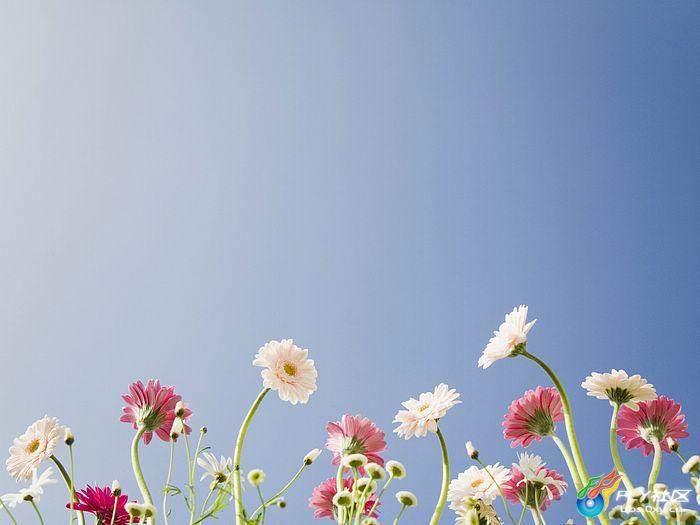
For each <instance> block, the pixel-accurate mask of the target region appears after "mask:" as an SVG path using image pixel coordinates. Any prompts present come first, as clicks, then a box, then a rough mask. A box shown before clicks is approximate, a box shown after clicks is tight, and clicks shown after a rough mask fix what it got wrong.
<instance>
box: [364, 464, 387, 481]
mask: <svg viewBox="0 0 700 525" xmlns="http://www.w3.org/2000/svg"><path fill="white" fill-rule="evenodd" d="M365 472H367V475H368V476H369V477H370V478H372V479H384V478H385V477H386V470H384V467H382V466H381V465H378V464H377V463H368V464H367V466H365Z"/></svg>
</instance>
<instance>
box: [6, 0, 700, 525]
mask: <svg viewBox="0 0 700 525" xmlns="http://www.w3.org/2000/svg"><path fill="white" fill-rule="evenodd" d="M2 10H3V14H2V16H1V17H0V56H1V57H2V63H3V64H5V67H4V72H5V74H4V81H3V82H1V83H0V108H2V115H3V118H2V119H1V120H0V241H1V242H2V246H3V247H4V249H3V255H2V257H0V289H2V297H1V299H0V344H1V345H2V349H3V350H2V352H3V361H2V368H3V372H4V373H3V378H4V380H3V384H2V387H0V388H1V390H0V392H2V399H3V400H4V407H5V410H4V413H3V415H4V417H3V424H2V425H1V426H0V443H5V444H6V446H8V447H9V445H10V443H11V441H12V438H13V437H14V436H15V435H18V434H19V433H21V432H22V431H23V430H24V428H25V427H26V426H27V425H28V424H30V423H31V422H32V421H34V420H35V419H37V418H39V417H41V416H43V415H44V414H45V413H48V414H51V415H55V416H58V417H60V418H61V420H62V421H63V422H65V423H66V424H69V425H70V426H71V427H72V428H73V430H74V432H75V434H76V437H77V443H76V457H77V473H78V477H79V481H81V482H92V481H97V482H100V483H108V482H111V480H112V479H114V478H118V479H120V480H121V481H122V485H123V486H124V488H125V491H126V492H128V493H129V494H130V495H132V496H136V495H137V488H136V485H135V482H134V481H133V477H132V475H131V474H130V467H129V462H128V458H129V441H130V436H131V431H130V429H129V428H128V426H127V425H125V424H123V423H119V422H118V417H119V413H120V407H121V401H120V397H119V396H120V394H121V393H123V392H125V391H126V385H127V384H128V383H129V382H130V381H132V380H134V379H137V378H142V379H147V378H148V377H158V378H160V379H161V380H162V381H163V382H165V383H166V384H174V385H176V386H177V389H178V391H179V392H181V393H182V394H183V396H184V397H185V398H186V400H187V401H188V402H189V403H190V405H191V407H192V409H193V410H194V412H195V418H194V423H193V424H194V426H195V427H199V426H200V425H206V426H207V427H208V428H209V434H208V440H209V441H208V444H209V445H211V446H212V447H213V450H214V451H215V452H217V453H220V454H226V455H230V454H232V453H233V441H234V437H235V432H236V429H237V427H238V424H239V422H240V420H241V419H242V417H243V415H244V413H245V411H246V410H247V408H248V405H249V404H250V402H251V401H252V400H253V399H254V397H255V396H256V394H257V392H258V390H259V388H260V378H259V371H258V370H256V369H253V367H252V366H251V361H252V359H253V356H254V354H255V352H256V350H257V349H258V347H259V346H261V345H262V344H263V343H265V342H266V341H267V340H269V339H280V338H287V337H293V338H295V340H296V341H297V342H298V343H299V344H300V345H303V346H304V347H308V348H310V350H311V353H312V357H313V358H314V359H315V360H316V363H317V367H318V370H319V382H318V385H319V390H318V392H317V393H316V394H314V395H313V397H312V398H311V402H310V403H309V404H308V405H306V406H303V407H302V406H295V407H292V406H289V405H288V404H286V403H282V402H280V401H279V400H276V399H274V398H270V399H268V400H266V401H265V404H264V408H263V411H262V413H261V414H260V415H259V417H258V418H256V420H255V422H254V425H253V428H252V430H251V434H250V440H249V443H248V446H247V449H246V454H245V457H244V468H252V467H262V468H264V469H265V470H266V472H267V473H268V480H270V487H269V488H270V490H272V489H273V487H274V486H276V485H277V484H278V483H282V482H284V481H286V478H287V476H288V475H290V474H291V473H292V472H293V471H294V469H295V468H296V465H297V463H298V461H299V459H300V458H301V457H302V456H303V455H304V454H305V453H306V452H307V450H308V449H310V448H313V447H315V446H321V445H322V444H323V443H324V441H325V430H324V427H325V423H326V422H327V421H329V420H333V419H338V418H339V417H340V416H341V415H342V414H343V413H345V412H349V413H362V414H364V415H367V416H368V417H371V418H372V419H373V420H374V421H376V423H377V424H378V425H379V426H380V427H382V428H383V429H384V430H385V431H386V432H387V434H390V432H391V429H392V424H391V420H392V419H393V416H394V413H395V412H396V411H397V410H398V409H399V408H400V403H401V401H403V400H404V399H407V398H408V397H409V396H411V395H416V394H418V393H420V392H423V391H426V390H429V389H432V387H433V386H434V385H435V384H437V383H439V382H443V381H444V382H446V383H448V384H449V385H451V386H453V387H455V388H457V389H458V390H459V391H460V392H461V393H462V399H463V400H464V403H463V404H462V405H460V406H459V407H458V408H456V409H454V410H453V411H452V412H451V413H450V414H449V416H448V417H446V418H445V420H444V421H443V427H444V431H445V434H446V437H447V440H448V443H449V447H450V453H451V456H452V459H453V468H454V471H455V472H457V471H460V470H463V469H465V468H466V467H467V466H468V461H467V458H466V456H465V454H464V442H465V441H466V440H467V439H471V440H473V441H474V442H475V443H477V444H478V445H479V448H480V449H481V451H482V456H483V457H484V458H485V459H486V460H487V461H489V462H495V461H500V462H501V463H505V464H509V463H511V462H512V461H514V460H515V452H516V451H514V450H511V449H510V448H509V447H508V444H507V443H506V442H505V441H503V440H502V438H501V425H500V423H501V420H502V417H503V414H504V413H505V410H506V408H507V406H508V404H509V403H510V401H511V400H512V399H515V398H516V397H519V396H520V395H521V394H522V393H523V391H524V390H525V389H528V388H532V387H534V386H536V385H538V384H544V385H546V384H547V383H546V378H545V377H544V376H543V374H542V373H541V372H540V371H539V370H537V369H536V368H535V367H534V366H533V365H532V364H531V363H529V362H526V361H524V360H508V361H506V362H500V363H498V364H497V365H494V366H493V367H492V368H490V369H488V370H486V371H481V370H477V368H476V360H477V358H478V356H479V354H480V352H481V350H482V349H483V347H484V345H485V343H486V342H487V341H488V338H489V336H490V333H491V330H493V329H495V328H496V327H497V326H498V324H499V322H500V320H501V317H502V315H503V314H504V313H505V312H506V311H509V310H510V309H511V308H512V307H513V306H515V305H517V304H520V303H527V304H529V305H530V309H531V313H532V315H533V317H537V318H538V319H539V321H538V324H537V326H536V327H535V328H534V329H533V331H532V333H531V335H532V337H531V341H530V346H529V348H530V349H531V350H532V351H533V352H534V353H536V354H537V355H539V356H540V357H542V358H544V359H545V360H546V361H547V362H548V363H550V364H551V365H552V367H554V368H555V369H556V370H557V371H558V372H559V373H560V375H561V377H562V379H563V380H564V382H565V383H566V384H567V385H568V387H569V390H570V395H571V398H572V403H573V405H574V413H575V418H576V421H577V425H578V428H579V433H580V437H581V440H582V447H583V449H584V455H585V457H586V462H587V464H588V466H589V470H591V471H592V472H600V473H603V472H608V471H609V470H610V468H611V461H610V457H609V453H608V448H607V428H608V423H609V417H610V414H609V407H608V406H607V405H606V404H605V403H604V402H601V401H597V400H593V399H590V398H587V397H586V396H585V392H583V391H582V390H581V389H580V387H579V386H578V385H579V384H580V382H581V381H582V380H583V379H584V378H585V376H586V375H587V374H588V373H590V372H591V371H604V370H609V369H610V368H613V367H615V368H620V367H621V368H625V369H626V370H628V371H629V372H630V373H633V372H636V373H640V374H642V375H643V376H644V377H647V378H648V379H649V380H650V381H651V382H652V383H654V384H655V385H656V387H657V389H658V391H659V392H660V393H664V394H666V395H669V396H671V397H673V398H675V399H677V400H678V401H679V402H681V403H682V404H683V410H684V412H685V413H686V415H687V416H688V421H689V425H690V428H689V430H690V433H691V437H690V438H688V439H687V440H685V443H684V444H683V448H684V450H685V451H686V452H687V453H689V454H690V453H693V452H697V451H698V440H697V437H696V436H697V431H698V421H700V413H699V409H698V401H700V398H699V396H698V389H697V387H696V384H697V378H696V377H694V376H695V374H697V369H698V359H697V350H696V347H697V335H696V332H697V315H696V311H697V307H698V300H697V297H698V289H699V287H698V284H699V283H698V277H697V257H698V246H697V231H698V219H699V212H698V195H699V194H700V182H699V178H698V173H700V150H699V149H698V144H700V125H699V124H698V122H699V121H700V119H699V117H700V111H699V110H700V99H699V98H698V88H699V87H700V86H699V83H698V79H700V60H699V59H698V57H700V33H698V31H697V27H698V23H699V22H700V5H698V4H697V3H693V2H676V3H672V4H671V3H666V4H663V5H660V4H655V3H632V2H596V3H574V2H538V3H530V2H525V3H518V4H517V5H516V4H513V3H506V2H444V3H440V4H429V3H426V2H381V3H372V2H352V3H340V2H320V1H318V2H315V1H311V2H304V3H286V2H237V3H230V2H218V1H211V2H206V3H201V2H200V3H196V4H194V3H186V2H168V3H166V2H150V3H147V4H143V3H136V2H119V3H114V2H103V1H94V2H60V3H59V2H49V3H47V4H43V5H40V4H31V3H29V4H28V3H25V2H23V3H16V4H14V5H9V4H8V5H5V6H4V7H3V8H2ZM388 442H389V451H390V452H389V454H388V457H393V458H397V459H400V460H401V461H403V462H404V463H405V464H406V466H407V468H408V470H409V477H408V478H407V479H406V480H405V482H404V483H402V484H401V485H400V486H399V485H397V488H403V489H410V490H413V491H414V492H416V494H417V495H418V497H419V499H420V506H419V507H418V508H417V509H416V510H415V512H412V513H411V514H410V515H408V516H407V518H406V522H407V523H424V522H426V521H427V517H428V516H429V515H430V512H431V509H432V505H433V503H434V501H435V499H436V497H437V490H438V485H439V478H440V465H439V450H438V447H437V442H436V440H435V439H434V438H433V437H431V438H428V439H422V440H411V441H408V442H404V441H401V440H398V439H397V438H395V437H389V438H388ZM530 448H531V449H532V451H534V452H536V453H538V454H542V455H543V456H544V457H545V459H546V460H547V461H548V463H549V464H550V465H551V466H553V467H555V468H557V469H560V470H564V469H565V465H564V464H563V462H562V461H561V459H560V458H559V457H558V455H557V453H556V450H555V448H554V447H553V446H552V445H551V444H550V443H544V444H540V445H533V446H532V447H530ZM182 454H183V455H184V452H182ZM143 455H144V464H145V468H146V472H147V477H148V478H149V479H150V480H152V481H151V483H152V484H153V486H154V488H155V489H156V490H157V487H158V485H159V484H162V481H163V480H162V478H164V474H165V472H164V469H163V465H164V462H165V461H166V456H167V446H166V445H165V444H163V443H154V444H152V445H150V446H149V447H147V449H146V450H145V451H144V454H143ZM180 459H182V456H181V457H180ZM328 459H329V458H328V456H326V457H325V461H324V460H320V461H319V463H318V464H317V465H315V466H314V468H313V470H311V471H309V472H308V475H305V476H304V478H303V479H302V480H301V481H300V482H299V484H298V485H297V486H295V488H294V489H293V490H292V491H291V492H290V495H289V496H290V505H289V506H288V507H287V509H285V510H284V511H283V513H281V514H279V517H277V518H275V519H274V520H273V521H271V523H273V524H274V523H311V522H312V518H311V513H310V510H309V509H308V508H307V504H306V500H307V498H308V496H309V494H310V491H311V489H312V487H313V486H314V485H315V484H317V483H318V482H320V481H321V480H323V479H325V478H327V477H330V476H332V475H333V469H332V468H331V467H330V465H328V464H327V460H328ZM624 461H625V463H626V465H627V466H628V468H629V470H630V471H631V474H632V475H633V477H635V478H636V479H638V480H643V479H645V478H646V473H647V472H648V469H649V467H650V464H649V462H648V461H646V460H642V458H641V454H639V453H638V452H637V451H632V452H630V453H625V454H624ZM179 472H181V471H179ZM662 472H663V476H664V478H665V479H667V480H668V482H669V484H671V485H679V484H681V483H682V482H684V480H683V478H682V477H681V475H680V472H679V464H678V463H677V461H676V460H675V458H672V457H667V458H664V464H663V471H662ZM640 483H641V481H640ZM15 489H16V487H15V485H14V483H13V482H12V480H11V479H10V478H9V477H5V478H2V477H0V490H2V491H5V492H7V491H11V490H15ZM251 495H252V494H249V496H251ZM62 502H64V494H63V492H62V488H61V487H55V488H52V489H51V491H50V493H49V494H48V495H47V497H46V498H45V502H44V505H43V508H44V512H45V514H46V516H47V517H49V521H50V522H54V523H55V522H58V521H57V520H59V519H62V518H63V517H64V515H63V514H62V512H61V511H60V506H61V504H62ZM385 507H386V508H387V515H393V513H394V512H395V510H396V508H395V507H396V506H395V505H394V503H392V502H388V503H387V505H386V506H385ZM28 510H29V509H23V510H22V511H20V515H22V516H24V515H26V520H27V522H28V523H31V520H32V517H31V515H30V514H29V513H28ZM25 511H26V512H25ZM281 512H282V511H281ZM547 514H548V515H549V517H550V521H551V522H553V523H561V522H563V521H564V519H565V518H567V517H574V516H575V507H574V496H573V494H569V495H567V496H566V498H565V499H564V501H563V502H560V503H559V504H557V505H553V506H552V507H551V510H549V511H548V513H547ZM409 516H410V517H409ZM229 518H230V516H229ZM385 521H386V518H385ZM443 522H444V523H451V522H452V515H451V513H446V515H445V516H444V518H443Z"/></svg>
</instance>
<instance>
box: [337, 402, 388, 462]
mask: <svg viewBox="0 0 700 525" xmlns="http://www.w3.org/2000/svg"><path fill="white" fill-rule="evenodd" d="M326 430H327V431H328V441H327V442H326V448H327V449H328V450H330V451H331V452H333V464H334V465H339V464H340V460H341V458H342V456H347V455H349V454H364V455H365V456H366V457H367V461H368V462H370V463H377V464H379V465H384V460H383V459H382V458H381V457H380V456H379V453H380V452H384V451H385V450H386V441H384V432H382V431H381V430H379V429H378V428H377V426H376V425H375V424H374V423H372V422H371V421H370V420H369V419H367V418H366V417H363V416H360V415H358V416H351V415H349V414H345V415H344V416H343V417H342V419H341V420H340V421H333V422H331V423H328V425H327V426H326Z"/></svg>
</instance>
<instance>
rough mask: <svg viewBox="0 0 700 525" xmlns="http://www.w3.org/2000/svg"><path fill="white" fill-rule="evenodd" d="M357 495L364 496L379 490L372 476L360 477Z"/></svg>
mask: <svg viewBox="0 0 700 525" xmlns="http://www.w3.org/2000/svg"><path fill="white" fill-rule="evenodd" d="M355 488H356V491H355V492H356V494H357V496H362V495H363V494H365V493H367V494H373V493H374V492H376V491H377V482H376V481H374V480H373V479H372V478H360V479H358V480H357V483H356V484H355Z"/></svg>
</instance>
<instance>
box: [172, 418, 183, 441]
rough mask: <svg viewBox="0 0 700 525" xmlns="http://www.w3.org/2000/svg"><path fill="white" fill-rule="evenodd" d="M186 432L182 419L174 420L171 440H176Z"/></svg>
mask: <svg viewBox="0 0 700 525" xmlns="http://www.w3.org/2000/svg"><path fill="white" fill-rule="evenodd" d="M184 431H185V424H184V423H183V422H182V418H180V417H176V418H175V419H173V424H172V426H171V427H170V438H171V439H173V440H176V439H177V438H178V436H180V434H182V433H183V432H184Z"/></svg>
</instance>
